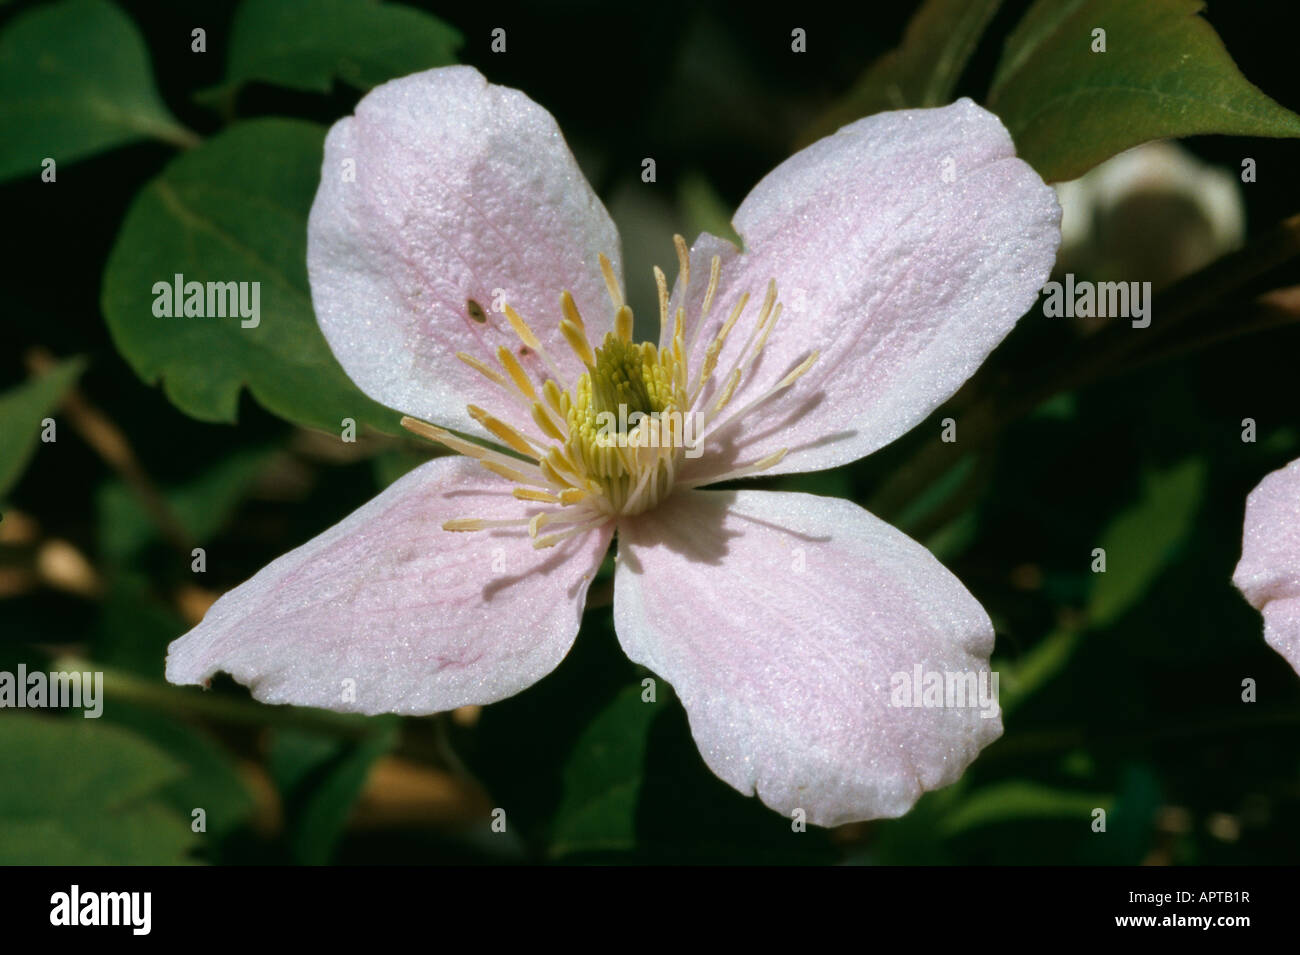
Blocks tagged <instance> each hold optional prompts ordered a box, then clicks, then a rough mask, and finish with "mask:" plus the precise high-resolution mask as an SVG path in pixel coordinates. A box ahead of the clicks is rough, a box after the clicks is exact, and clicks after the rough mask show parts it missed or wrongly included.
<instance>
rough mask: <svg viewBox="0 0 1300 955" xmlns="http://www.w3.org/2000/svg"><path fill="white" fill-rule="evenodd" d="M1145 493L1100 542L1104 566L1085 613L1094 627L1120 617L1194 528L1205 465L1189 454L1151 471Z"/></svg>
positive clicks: (1104, 624) (1095, 577)
mask: <svg viewBox="0 0 1300 955" xmlns="http://www.w3.org/2000/svg"><path fill="white" fill-rule="evenodd" d="M1143 485H1144V488H1143V492H1142V496H1141V498H1140V499H1139V500H1138V501H1137V503H1135V504H1134V505H1133V506H1132V507H1130V508H1128V509H1127V510H1125V511H1124V512H1123V513H1121V514H1120V515H1119V516H1118V517H1116V518H1115V519H1114V521H1112V522H1111V524H1110V525H1109V526H1108V527H1107V528H1106V530H1105V531H1104V532H1103V533H1102V535H1101V540H1100V541H1099V542H1098V546H1099V547H1101V548H1102V549H1104V550H1105V551H1106V571H1105V573H1098V574H1095V575H1094V580H1095V583H1094V585H1093V588H1092V593H1091V594H1090V595H1089V599H1088V605H1087V608H1086V612H1087V615H1088V622H1089V624H1090V625H1091V626H1093V627H1099V628H1100V627H1105V626H1107V625H1108V624H1110V623H1111V622H1113V621H1115V620H1117V619H1119V617H1121V616H1122V615H1123V614H1124V612H1125V611H1127V610H1128V609H1129V608H1130V607H1132V606H1133V604H1134V603H1136V602H1137V600H1138V599H1139V598H1140V597H1141V596H1142V595H1143V594H1144V593H1145V592H1146V590H1147V588H1148V587H1149V586H1150V585H1151V584H1152V583H1153V582H1154V581H1155V578H1156V576H1157V575H1158V574H1159V573H1160V571H1161V570H1162V569H1163V568H1164V566H1165V565H1166V564H1167V563H1168V561H1169V559H1170V558H1171V557H1172V556H1173V554H1174V552H1175V551H1176V550H1177V548H1178V547H1179V546H1180V545H1181V544H1182V543H1183V541H1184V540H1185V539H1186V538H1187V536H1188V534H1189V533H1190V532H1191V530H1192V522H1193V521H1194V520H1195V518H1196V514H1197V511H1198V510H1199V509H1200V504H1201V497H1202V495H1203V493H1204V488H1205V464H1204V462H1203V461H1201V460H1199V459H1189V460H1187V461H1185V462H1183V463H1182V464H1179V465H1176V466H1174V467H1171V468H1168V469H1165V470H1158V471H1148V472H1147V473H1146V474H1145V475H1144V477H1143Z"/></svg>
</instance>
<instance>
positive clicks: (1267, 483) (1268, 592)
mask: <svg viewBox="0 0 1300 955" xmlns="http://www.w3.org/2000/svg"><path fill="white" fill-rule="evenodd" d="M1232 582H1233V583H1234V584H1236V585H1237V589H1239V590H1240V591H1241V592H1242V594H1244V595H1245V597H1246V599H1247V600H1248V601H1250V605H1251V606H1252V607H1254V608H1255V609H1256V610H1258V611H1260V612H1261V613H1263V615H1264V639H1265V640H1266V641H1268V645H1269V646H1271V647H1272V648H1273V649H1274V650H1276V651H1277V652H1278V653H1280V654H1282V656H1284V657H1285V658H1286V661H1287V662H1288V663H1290V664H1291V666H1292V667H1294V668H1295V670H1296V672H1297V673H1300V460H1297V461H1292V462H1291V463H1290V464H1288V465H1287V466H1286V467H1284V468H1282V469H1281V470H1278V471H1274V472H1273V473H1272V474H1270V475H1269V476H1268V477H1266V478H1264V480H1263V481H1261V482H1260V483H1259V486H1258V487H1256V488H1255V490H1253V491H1251V492H1250V496H1249V497H1247V498H1246V523H1245V529H1244V532H1243V534H1242V543H1241V561H1240V563H1238V564H1237V569H1236V570H1235V571H1234V572H1233V575H1232Z"/></svg>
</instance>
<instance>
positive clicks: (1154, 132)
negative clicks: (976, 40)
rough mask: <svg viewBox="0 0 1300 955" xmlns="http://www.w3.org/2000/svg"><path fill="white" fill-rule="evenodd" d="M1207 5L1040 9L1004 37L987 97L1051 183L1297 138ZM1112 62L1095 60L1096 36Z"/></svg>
mask: <svg viewBox="0 0 1300 955" xmlns="http://www.w3.org/2000/svg"><path fill="white" fill-rule="evenodd" d="M1204 6H1205V4H1204V3H1203V2H1201V0H1142V2H1141V3H1135V2H1133V0H1038V2H1037V3H1035V4H1034V6H1033V7H1031V8H1030V9H1029V12H1028V13H1026V14H1025V17H1024V19H1023V20H1022V21H1021V22H1020V25H1019V26H1017V27H1016V29H1015V30H1014V31H1013V32H1012V33H1011V35H1010V36H1009V37H1008V38H1007V43H1006V47H1005V49H1004V51H1003V55H1002V60H1001V63H1000V64H999V66H998V70H997V73H996V75H995V76H994V79H993V86H992V89H991V90H990V92H989V100H988V102H989V108H990V109H992V110H993V111H994V112H995V113H997V114H998V115H999V116H1000V117H1001V118H1002V121H1003V122H1004V123H1006V125H1007V128H1008V129H1009V130H1010V131H1011V135H1012V138H1013V139H1014V140H1015V142H1016V150H1017V152H1018V153H1019V154H1020V156H1021V157H1022V158H1024V159H1025V160H1027V161H1028V162H1029V163H1030V165H1032V166H1033V167H1034V168H1035V169H1036V170H1038V172H1039V174H1040V175H1042V177H1043V178H1044V179H1046V180H1048V181H1049V182H1050V181H1055V180H1061V179H1073V178H1075V177H1076V176H1081V175H1083V173H1085V172H1087V171H1088V170H1089V169H1091V168H1092V167H1093V166H1095V165H1097V164H1098V163H1100V162H1101V161H1103V160H1105V159H1108V158H1110V157H1111V156H1114V155H1115V154H1116V153H1119V152H1122V151H1123V150H1125V149H1128V148H1129V147H1131V146H1136V145H1138V144H1139V143H1144V142H1148V141H1150V140H1153V139H1163V138H1167V137H1177V136H1195V135H1201V134H1205V133H1223V134H1227V135H1236V136H1300V116H1297V115H1296V114H1295V113H1292V112H1291V111H1290V110H1287V109H1284V108H1283V107H1282V106H1280V105H1278V104H1277V103H1276V102H1274V101H1273V100H1272V99H1270V98H1269V97H1268V96H1266V95H1265V94H1264V93H1263V92H1261V91H1260V90H1259V89H1258V88H1257V87H1255V86H1254V85H1252V84H1251V83H1250V82H1249V81H1248V80H1247V79H1246V78H1245V77H1244V76H1242V75H1241V72H1240V71H1239V70H1238V69H1237V66H1236V64H1235V63H1233V61H1232V57H1231V56H1229V55H1228V51H1227V50H1226V49H1225V48H1224V46H1223V41H1222V40H1220V39H1219V36H1218V34H1216V33H1215V32H1214V28H1213V27H1211V26H1210V24H1209V23H1207V22H1206V21H1205V20H1204V19H1202V18H1201V17H1200V16H1199V13H1200V11H1201V10H1202V9H1203V8H1204ZM1095 29H1104V30H1105V31H1106V34H1105V41H1106V52H1104V53H1101V52H1097V53H1094V52H1092V46H1093V42H1094V41H1093V30H1095Z"/></svg>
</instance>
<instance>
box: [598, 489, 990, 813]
mask: <svg viewBox="0 0 1300 955" xmlns="http://www.w3.org/2000/svg"><path fill="white" fill-rule="evenodd" d="M614 622H615V627H616V628H617V631H618V637H619V640H620V642H621V643H622V645H623V648H624V650H625V651H626V652H627V654H628V656H629V657H631V658H632V659H633V660H634V661H636V662H638V663H642V664H644V665H645V666H647V667H649V668H650V669H651V670H653V671H654V672H655V673H657V674H659V675H660V676H662V677H663V678H664V679H666V680H667V681H668V682H669V683H671V684H672V686H673V689H674V690H676V692H677V695H678V696H679V697H680V698H681V701H682V704H683V705H684V706H685V707H686V712H687V715H688V716H689V718H690V724H691V731H692V733H693V734H694V736H695V740H696V742H697V743H698V744H699V747H700V752H701V754H702V755H703V756H704V761H705V762H706V763H707V764H708V765H709V768H710V769H712V770H713V771H714V772H715V773H717V774H718V776H720V777H721V778H722V779H723V780H725V781H726V782H728V783H730V784H731V785H732V786H734V787H735V788H736V789H738V790H740V791H741V792H742V793H745V794H747V795H748V794H752V793H757V794H758V796H759V798H760V799H762V800H763V802H764V803H766V804H767V805H768V806H770V807H771V808H773V809H775V810H777V811H778V812H781V813H783V814H785V815H787V816H788V815H791V814H792V813H793V812H794V811H795V810H796V809H803V810H805V811H806V813H807V819H808V821H810V822H814V823H816V824H818V825H823V826H831V825H838V824H840V823H845V822H850V821H854V820H863V819H874V818H878V817H885V816H898V815H901V814H903V813H904V812H906V811H907V810H908V809H909V808H910V807H911V805H912V804H913V803H914V802H915V801H916V799H917V797H919V796H920V795H921V793H922V792H924V791H925V790H929V789H935V788H937V787H940V786H944V785H947V784H948V783H951V782H953V781H954V780H956V779H957V778H958V777H959V776H960V775H961V773H962V771H963V770H964V769H965V768H966V766H967V765H968V764H969V763H970V762H971V761H972V760H973V759H974V758H975V756H976V754H977V753H978V752H979V751H980V749H981V748H982V747H984V746H985V745H987V744H988V743H990V742H991V741H993V740H994V739H996V738H997V737H998V736H999V735H1000V734H1001V732H1002V721H1001V716H1000V712H999V710H998V707H997V704H996V701H995V700H990V701H987V705H985V706H982V707H981V706H971V705H965V706H944V707H925V706H913V705H897V704H898V703H899V701H900V698H899V697H898V696H897V695H896V690H897V686H898V685H900V684H899V679H900V678H899V674H905V675H906V677H907V679H908V680H909V681H910V680H912V678H913V676H914V674H917V673H918V672H919V673H920V674H931V673H939V674H949V673H952V674H956V675H958V678H959V679H961V680H963V681H975V682H978V681H980V680H981V679H982V680H986V681H989V682H987V683H986V686H988V687H989V692H990V694H993V691H994V690H995V685H994V684H993V683H992V682H991V680H989V677H988V676H984V677H981V676H980V674H982V673H983V674H987V671H988V657H989V653H990V652H991V651H992V649H993V627H992V624H991V623H990V622H989V618H988V615H987V614H985V613H984V611H983V609H982V608H981V607H980V605H979V604H978V603H977V602H976V600H975V598H973V597H972V596H971V595H970V594H969V593H968V592H967V591H966V590H965V588H964V587H962V585H961V583H960V582H958V580H957V579H956V578H955V577H953V575H952V574H951V573H949V572H948V571H947V570H946V569H945V568H944V567H943V565H942V564H940V563H939V561H937V560H936V559H935V558H934V557H933V555H931V554H930V552H929V551H927V550H926V549H925V548H924V547H922V546H921V545H920V544H918V543H916V542H915V541H913V540H911V539H910V538H908V537H907V536H906V535H904V534H902V533H901V532H900V531H897V530H895V529H894V528H892V527H890V526H889V525H888V524H885V523H884V522H882V521H880V520H878V519H876V518H875V517H873V516H872V515H870V514H868V513H867V512H866V511H864V510H862V509H861V508H860V507H857V506H856V505H854V504H851V503H849V502H848V501H844V500H840V499H837V498H822V497H816V496H813V495H809V494H784V493H776V492H771V491H739V492H723V491H689V492H685V493H679V494H676V495H674V496H673V498H671V499H670V500H669V502H668V503H667V504H666V505H664V506H662V507H661V508H659V509H657V510H655V511H651V512H649V513H647V514H644V515H642V516H640V517H637V518H634V519H632V520H630V521H625V522H623V523H621V524H620V525H619V561H618V571H617V575H616V577H615V587H614ZM918 668H919V669H918ZM954 699H955V697H954ZM918 702H919V701H918ZM967 702H977V700H976V701H969V700H968V701H967Z"/></svg>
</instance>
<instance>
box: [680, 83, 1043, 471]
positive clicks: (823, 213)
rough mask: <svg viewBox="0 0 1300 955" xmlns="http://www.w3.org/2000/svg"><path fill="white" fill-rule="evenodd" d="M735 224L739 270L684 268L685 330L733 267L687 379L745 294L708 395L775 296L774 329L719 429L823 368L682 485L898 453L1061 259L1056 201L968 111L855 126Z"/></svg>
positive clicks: (821, 147) (987, 119)
mask: <svg viewBox="0 0 1300 955" xmlns="http://www.w3.org/2000/svg"><path fill="white" fill-rule="evenodd" d="M734 224H735V227H736V230H737V231H738V232H739V233H740V235H741V236H742V238H743V239H744V242H745V252H744V253H743V254H741V253H738V252H737V251H736V250H735V249H734V248H733V247H731V245H730V243H727V242H725V241H723V240H721V239H718V238H716V237H714V236H709V235H705V236H702V237H701V239H700V240H699V241H698V242H697V243H696V247H695V249H694V250H693V253H692V262H691V266H692V267H691V282H690V289H689V291H688V293H687V298H686V304H687V315H688V317H690V318H693V317H694V316H695V315H697V314H698V312H699V303H700V302H701V301H702V299H703V295H704V289H705V287H706V286H707V283H708V276H709V261H710V258H711V257H712V256H713V255H714V254H719V255H721V257H722V259H723V262H722V273H721V276H722V278H721V283H720V285H719V290H718V294H717V297H716V299H715V302H716V304H715V305H714V308H713V311H712V314H711V316H710V320H709V321H708V323H707V326H708V327H706V328H705V330H704V333H703V334H700V335H698V336H697V337H696V338H695V344H694V348H693V353H692V367H698V366H699V364H700V362H701V360H702V358H703V354H704V348H705V347H706V345H707V343H708V341H709V340H710V339H711V337H712V335H713V329H714V328H716V327H717V326H718V325H719V324H720V323H721V322H722V320H723V319H724V318H725V317H726V315H727V313H728V311H729V310H730V308H731V305H732V304H733V302H734V301H736V300H737V299H738V298H739V296H740V294H741V293H742V292H746V291H748V292H749V293H750V305H749V307H748V310H747V313H746V315H747V316H748V317H747V318H743V319H742V320H741V323H740V324H738V325H737V326H736V330H734V331H733V332H732V334H731V335H730V337H729V338H728V339H727V344H726V347H725V348H724V349H723V352H722V358H721V361H720V362H719V364H718V369H719V372H718V374H717V375H715V376H714V379H713V381H714V387H715V388H716V387H720V385H721V383H722V382H724V381H725V376H726V373H727V371H728V370H729V368H730V367H731V365H732V364H733V363H734V360H735V357H736V355H737V354H738V352H739V350H740V349H741V347H742V346H743V345H744V343H745V340H746V338H747V337H748V335H747V331H748V328H749V327H750V326H751V325H752V323H753V320H754V316H755V314H756V312H757V307H758V305H757V303H758V302H760V301H761V300H762V298H763V295H764V291H765V289H766V287H767V284H768V281H769V280H770V279H775V280H776V284H777V291H778V298H779V301H780V302H781V303H782V313H781V317H780V320H779V322H778V324H777V326H776V328H775V331H773V332H772V335H771V337H770V338H769V339H768V342H767V345H766V347H765V349H764V351H763V353H762V357H761V360H760V362H759V364H758V365H756V366H755V370H753V371H752V372H751V374H750V375H749V376H748V377H747V379H746V380H747V381H748V384H744V383H742V385H741V386H740V388H739V389H738V391H737V393H736V394H735V396H734V397H733V398H732V400H731V402H730V404H729V405H728V407H727V409H726V410H725V412H724V413H723V414H722V416H721V417H719V419H718V421H719V422H721V421H724V420H725V419H726V418H727V415H728V414H730V413H734V412H735V411H737V410H739V409H741V408H743V407H744V406H745V405H746V403H747V402H749V401H751V400H753V399H754V398H757V397H758V396H759V395H761V394H762V393H763V392H764V391H766V390H767V389H768V388H770V387H771V386H772V385H773V384H775V383H776V382H777V381H779V380H780V379H781V378H782V377H783V376H784V375H785V373H786V372H787V371H789V370H790V369H791V368H792V367H794V366H795V365H796V364H797V363H798V362H799V361H800V360H802V359H803V358H804V357H805V356H807V355H809V354H810V353H811V352H813V351H815V350H820V352H821V355H820V357H819V359H818V360H817V362H816V364H814V365H813V367H812V369H811V370H810V371H809V372H808V373H807V374H806V375H805V376H804V377H803V378H801V379H800V380H799V381H798V382H796V383H795V384H794V385H793V386H792V388H791V390H790V392H789V393H787V394H786V395H784V396H783V397H781V398H775V399H772V400H770V401H769V402H767V403H766V404H765V405H763V406H761V408H759V409H757V410H756V411H755V412H754V413H751V414H748V415H745V416H744V417H743V418H742V419H741V422H740V423H738V424H736V425H733V426H732V427H731V428H730V430H727V431H725V432H723V431H719V432H717V433H714V434H712V435H708V436H706V438H705V447H706V448H707V449H708V453H706V454H705V455H704V457H703V458H701V459H700V461H699V463H698V464H696V465H695V466H694V467H693V468H691V469H688V473H687V474H686V476H687V477H691V476H695V477H699V476H701V475H702V474H703V473H705V472H706V471H707V472H708V473H713V474H717V473H721V472H724V471H728V470H731V469H732V468H734V467H735V466H736V465H737V464H747V463H751V462H752V461H754V460H757V459H759V458H762V457H764V456H765V455H767V454H769V453H771V452H773V451H776V450H779V449H780V448H782V447H789V448H790V449H791V450H790V453H789V454H788V455H787V456H786V458H785V459H784V460H783V461H782V462H781V463H780V464H779V465H778V466H777V467H775V468H773V469H772V473H777V472H791V471H811V470H817V469H820V468H828V467H834V466H836V465H839V464H844V463H846V462H848V461H852V460H855V459H857V458H860V457H862V456H864V455H866V454H869V453H871V452H872V451H874V450H876V449H877V448H880V447H882V446H884V445H886V444H888V443H889V442H890V441H892V440H894V439H895V438H897V437H898V436H899V435H901V434H903V433H904V432H906V431H908V430H909V429H910V428H912V427H913V426H915V425H916V424H918V423H919V422H921V421H922V420H924V418H925V417H926V416H927V415H929V413H930V412H931V411H933V410H934V409H935V408H936V407H938V405H939V404H941V403H942V402H943V401H944V400H945V399H946V398H948V397H949V396H950V395H951V394H952V393H953V392H954V391H956V389H957V388H958V387H959V386H960V385H961V384H962V382H964V381H965V380H966V379H967V378H968V377H970V375H971V374H972V373H973V372H974V371H975V369H976V368H978V367H979V365H980V364H981V362H983V361H984V359H985V357H986V356H987V355H988V353H989V352H990V351H992V349H993V348H994V346H996V345H997V344H998V342H1000V341H1001V340H1002V338H1003V337H1004V336H1005V335H1006V334H1007V333H1008V332H1009V331H1010V330H1011V328H1012V327H1013V326H1014V325H1015V323H1016V320H1017V319H1018V318H1019V317H1020V316H1021V315H1022V314H1023V313H1024V312H1025V311H1026V310H1027V309H1028V308H1029V307H1030V306H1031V305H1033V303H1034V301H1035V298H1036V296H1037V295H1038V291H1039V289H1040V288H1042V285H1043V283H1044V282H1045V281H1046V280H1047V278H1048V275H1049V273H1050V271H1051V268H1052V262H1053V258H1054V256H1055V254H1056V247H1057V245H1058V244H1059V242H1060V209H1059V207H1058V205H1057V202H1056V197H1055V195H1054V193H1053V192H1052V190H1051V189H1050V188H1049V187H1048V186H1046V185H1044V184H1043V181H1042V180H1041V179H1040V178H1039V177H1038V175H1037V174H1036V173H1035V172H1034V171H1033V170H1032V169H1031V168H1030V167H1029V166H1028V165H1026V164H1025V163H1024V162H1022V161H1021V160H1019V159H1016V158H1015V150H1014V147H1013V146H1012V142H1011V137H1010V136H1009V135H1008V134H1007V131H1006V129H1005V128H1003V126H1002V124H1001V123H1000V122H999V121H998V119H997V117H996V116H994V115H993V114H992V113H989V112H987V111H986V110H984V109H981V108H980V107H979V106H976V105H975V104H974V103H972V102H971V101H970V100H961V101H959V102H957V103H954V104H953V105H951V106H946V107H943V108H941V109H917V110H903V111H898V112H891V113H881V114H878V115H875V116H869V117H867V118H866V119H862V120H859V121H857V122H855V123H852V124H850V125H848V126H845V127H844V128H843V129H841V130H840V131H839V132H837V133H835V134H834V135H832V136H828V137H826V138H825V139H822V140H819V141H818V142H816V143H814V144H813V145H811V146H809V147H808V148H806V149H804V150H802V151H801V152H798V153H796V154H795V155H794V156H792V157H791V158H790V159H788V160H787V161H786V162H784V163H782V164H781V165H780V166H778V167H777V168H776V169H775V170H773V171H772V172H771V173H769V174H768V175H767V176H766V177H765V178H764V179H763V180H762V181H761V182H760V183H759V184H758V185H757V186H755V187H754V190H753V191H752V192H751V193H750V194H749V196H748V197H747V198H746V199H745V201H744V202H743V203H741V206H740V209H739V210H738V211H737V212H736V217H735V220H734ZM680 301H681V299H680V290H679V292H678V295H677V298H676V300H675V301H674V307H676V304H677V303H678V302H680ZM693 331H694V330H693V329H691V330H689V331H688V340H689V339H690V336H691V334H692V333H693Z"/></svg>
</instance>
